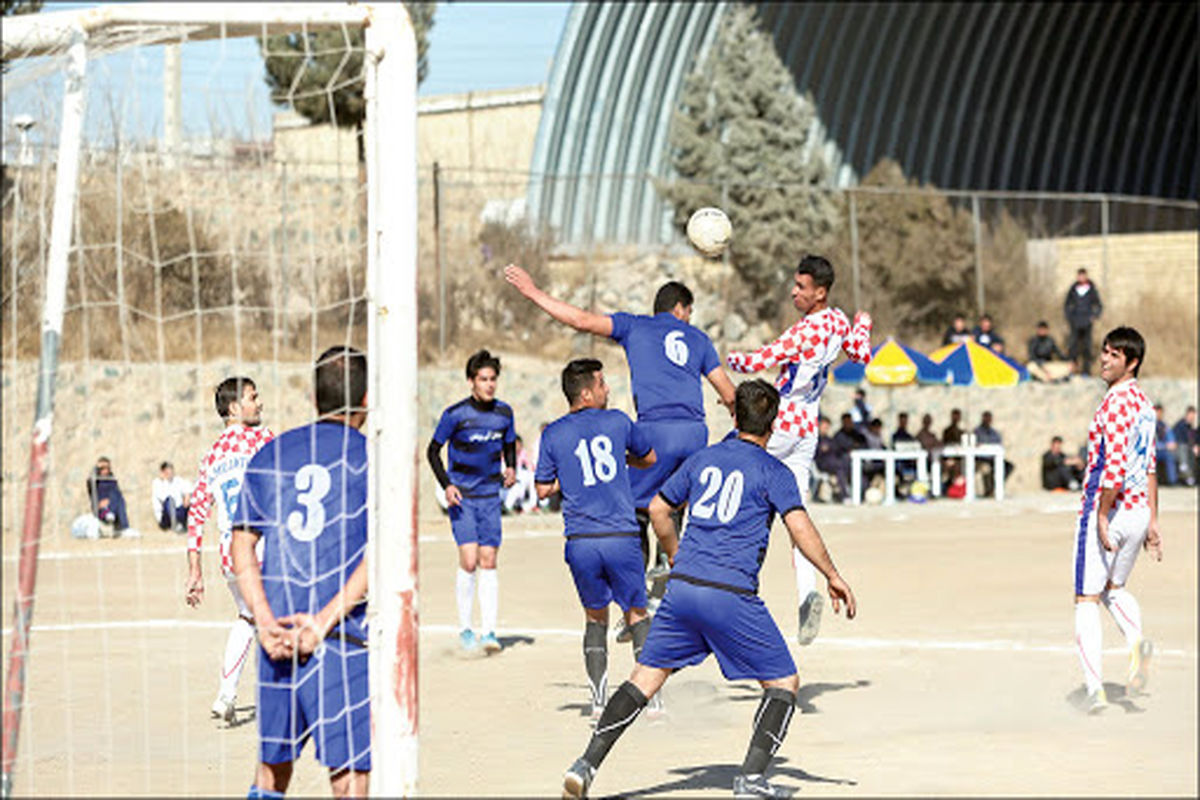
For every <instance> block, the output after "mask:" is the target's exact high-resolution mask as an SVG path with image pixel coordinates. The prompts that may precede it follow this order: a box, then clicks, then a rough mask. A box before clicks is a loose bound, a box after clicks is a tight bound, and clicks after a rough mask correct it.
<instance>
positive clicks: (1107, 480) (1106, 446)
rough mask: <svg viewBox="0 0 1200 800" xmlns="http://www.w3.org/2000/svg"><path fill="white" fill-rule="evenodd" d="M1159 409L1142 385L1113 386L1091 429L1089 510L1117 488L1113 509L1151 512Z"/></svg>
mask: <svg viewBox="0 0 1200 800" xmlns="http://www.w3.org/2000/svg"><path fill="white" fill-rule="evenodd" d="M1154 428H1155V416H1154V406H1153V405H1152V404H1151V403H1150V400H1149V399H1148V398H1147V397H1146V395H1145V394H1144V393H1143V392H1142V389H1141V387H1140V386H1138V384H1137V380H1135V379H1131V380H1127V381H1122V382H1121V383H1118V384H1116V385H1115V386H1112V387H1111V388H1110V389H1109V390H1108V392H1107V393H1106V394H1105V395H1104V399H1103V400H1102V401H1101V402H1100V407H1099V408H1097V409H1096V414H1095V416H1093V417H1092V424H1091V425H1089V426H1088V460H1087V473H1086V481H1085V483H1084V487H1083V506H1084V509H1085V510H1086V509H1088V508H1094V507H1096V506H1097V505H1098V504H1099V502H1100V493H1101V492H1102V491H1103V490H1105V489H1112V488H1115V489H1117V496H1116V499H1115V500H1114V501H1113V508H1126V509H1134V508H1146V507H1147V505H1148V503H1149V496H1148V490H1149V475H1150V473H1152V472H1154V470H1155V468H1156V466H1157V460H1156V458H1155V454H1154Z"/></svg>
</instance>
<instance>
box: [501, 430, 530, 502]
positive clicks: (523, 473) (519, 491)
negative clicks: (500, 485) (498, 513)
mask: <svg viewBox="0 0 1200 800" xmlns="http://www.w3.org/2000/svg"><path fill="white" fill-rule="evenodd" d="M516 446H517V468H516V473H517V482H516V483H514V484H513V485H512V486H510V487H508V489H507V490H506V491H505V494H504V510H505V511H507V512H508V513H510V514H511V513H512V512H513V511H520V512H521V513H522V514H524V513H525V512H526V511H534V510H536V509H537V507H538V497H537V490H536V489H534V486H533V474H534V463H533V459H531V458H530V457H529V451H528V450H526V449H525V445H524V443H523V442H522V441H521V437H520V436H518V437H517V438H516Z"/></svg>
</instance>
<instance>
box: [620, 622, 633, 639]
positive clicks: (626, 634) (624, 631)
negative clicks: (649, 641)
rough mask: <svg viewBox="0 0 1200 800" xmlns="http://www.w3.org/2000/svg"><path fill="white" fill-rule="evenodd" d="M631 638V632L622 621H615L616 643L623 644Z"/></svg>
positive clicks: (627, 624) (627, 625)
mask: <svg viewBox="0 0 1200 800" xmlns="http://www.w3.org/2000/svg"><path fill="white" fill-rule="evenodd" d="M632 638H633V631H632V630H630V628H629V623H627V622H626V621H625V620H624V619H620V620H617V642H618V643H620V644H624V643H625V642H628V641H629V640H630V639H632Z"/></svg>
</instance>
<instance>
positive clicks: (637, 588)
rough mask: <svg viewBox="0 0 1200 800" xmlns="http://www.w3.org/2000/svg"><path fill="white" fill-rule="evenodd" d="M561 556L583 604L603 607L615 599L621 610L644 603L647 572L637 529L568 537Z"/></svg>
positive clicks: (591, 607) (641, 605)
mask: <svg viewBox="0 0 1200 800" xmlns="http://www.w3.org/2000/svg"><path fill="white" fill-rule="evenodd" d="M563 560H564V561H566V562H567V566H569V567H570V568H571V577H572V578H574V579H575V591H576V592H578V593H579V602H580V603H582V604H583V607H584V608H590V609H597V608H606V607H607V606H608V604H609V603H611V602H614V601H615V602H616V604H617V605H619V606H620V607H621V610H622V611H628V610H629V609H631V608H645V607H646V574H645V572H643V569H644V567H643V564H642V543H641V537H640V536H639V535H638V534H637V533H630V534H614V535H604V534H601V535H598V536H588V535H586V534H584V535H583V536H580V537H576V538H574V539H568V540H567V544H566V547H565V548H564V550H563Z"/></svg>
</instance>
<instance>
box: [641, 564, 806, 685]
mask: <svg viewBox="0 0 1200 800" xmlns="http://www.w3.org/2000/svg"><path fill="white" fill-rule="evenodd" d="M709 653H712V654H713V655H715V656H716V657H717V663H718V664H719V665H720V667H721V674H722V675H724V676H725V677H726V678H727V679H729V680H731V681H736V680H744V679H747V678H753V679H754V680H760V681H771V680H777V679H779V678H786V677H787V676H789V675H794V674H796V662H794V661H793V660H792V654H791V653H790V652H789V651H788V647H787V643H786V642H784V640H783V634H781V633H780V632H779V626H778V625H776V624H775V620H773V619H771V612H769V611H767V606H766V604H765V603H763V601H762V598H760V597H758V595H749V594H736V593H734V592H730V591H727V590H725V589H714V588H710V587H707V586H696V585H695V584H691V583H685V582H684V581H682V580H672V581H671V582H670V583H669V584H668V585H667V594H666V596H665V597H664V598H663V602H662V605H661V606H659V608H658V613H657V614H655V615H654V621H653V622H652V623H651V624H650V634H649V635H648V636H647V637H646V645H645V646H644V647H643V648H642V654H641V656H640V657H639V658H638V663H639V664H643V665H644V666H647V667H658V668H661V669H680V668H681V667H690V666H694V665H696V664H699V663H700V662H701V661H703V660H704V659H705V658H707V657H708V654H709Z"/></svg>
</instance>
